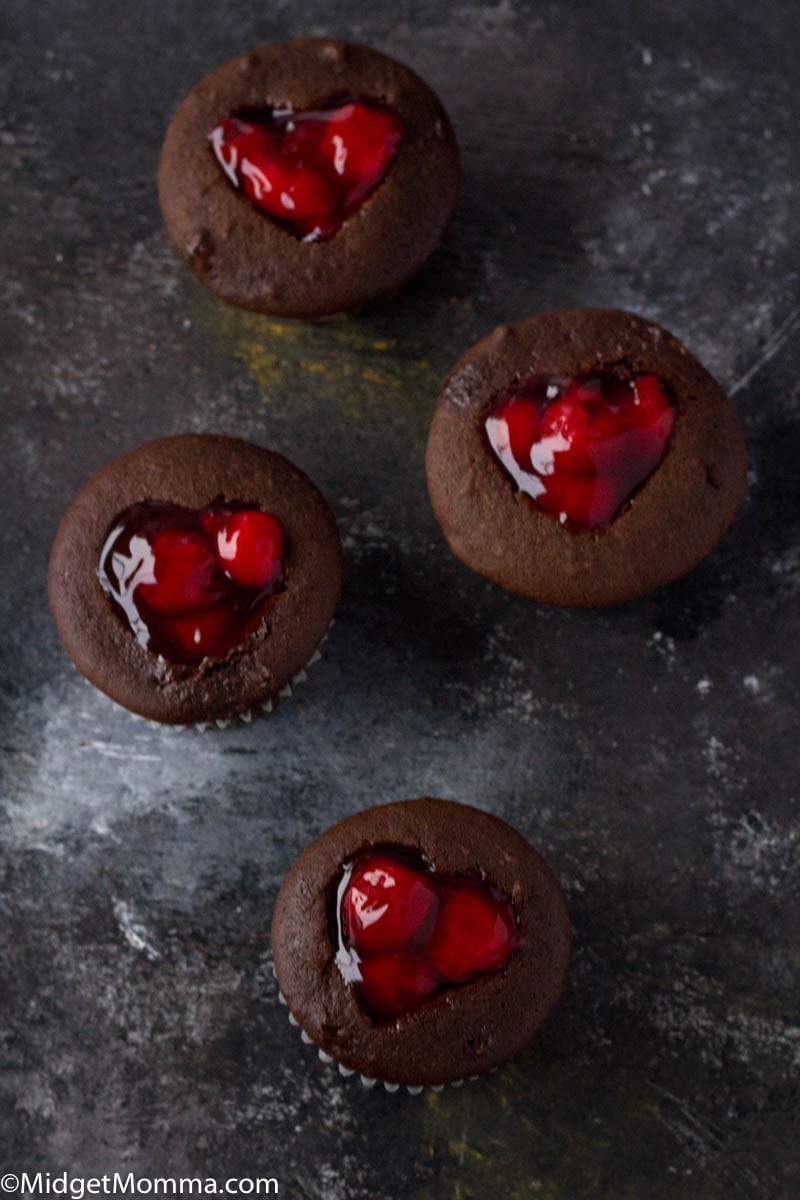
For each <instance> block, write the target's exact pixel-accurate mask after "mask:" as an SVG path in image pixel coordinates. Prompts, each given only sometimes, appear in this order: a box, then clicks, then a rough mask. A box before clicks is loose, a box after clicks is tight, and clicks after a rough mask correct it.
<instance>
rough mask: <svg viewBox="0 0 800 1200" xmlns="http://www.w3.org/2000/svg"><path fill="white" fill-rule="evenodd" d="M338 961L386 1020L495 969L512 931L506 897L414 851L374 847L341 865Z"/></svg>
mask: <svg viewBox="0 0 800 1200" xmlns="http://www.w3.org/2000/svg"><path fill="white" fill-rule="evenodd" d="M338 918H339V950H338V954H337V962H338V964H339V967H340V970H341V971H342V974H343V976H344V978H345V980H346V981H347V982H348V983H350V984H352V985H353V986H355V987H356V988H357V991H358V996H359V999H360V1001H361V1003H362V1005H363V1006H364V1008H365V1009H366V1010H367V1012H368V1013H369V1014H370V1015H371V1016H373V1017H374V1018H375V1019H377V1020H388V1019H391V1018H394V1017H398V1016H401V1015H402V1014H404V1013H407V1012H412V1011H413V1010H414V1009H416V1008H419V1006H420V1005H421V1004H424V1003H425V1002H427V1001H428V1000H431V999H433V998H435V997H436V996H437V995H439V994H440V993H441V992H442V991H444V990H446V989H448V988H452V987H457V986H459V985H463V984H465V983H468V982H469V981H470V980H472V979H475V978H476V977H478V976H479V975H483V974H485V973H487V972H489V971H498V970H501V969H502V968H503V967H504V966H505V965H506V963H507V962H508V960H509V958H510V957H511V954H512V952H513V951H514V949H515V947H516V945H517V941H518V936H519V935H518V933H517V927H516V922H515V919H514V912H513V909H512V907H511V902H510V901H509V900H508V898H507V897H506V896H504V895H502V894H501V893H500V892H498V891H497V889H496V888H493V887H491V886H490V885H489V884H488V883H486V882H485V881H484V880H482V879H476V878H472V877H466V876H457V875H445V874H442V873H440V872H436V871H434V870H432V869H431V868H430V867H429V866H428V865H427V864H426V863H425V861H424V859H422V858H421V856H419V855H412V854H406V853H405V852H402V851H395V850H374V851H370V852H368V853H365V854H363V855H361V856H360V857H359V858H357V859H356V860H355V861H354V862H353V863H351V864H350V865H349V866H348V867H346V868H345V872H344V875H343V877H342V882H341V884H340V887H339V892H338Z"/></svg>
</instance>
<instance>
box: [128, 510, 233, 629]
mask: <svg viewBox="0 0 800 1200" xmlns="http://www.w3.org/2000/svg"><path fill="white" fill-rule="evenodd" d="M152 555H153V574H154V576H155V582H154V583H140V584H139V585H138V587H137V589H136V592H137V595H138V596H139V598H140V599H142V600H145V601H146V602H147V603H148V604H149V605H150V607H151V608H153V609H155V611H156V612H158V613H167V614H172V613H181V612H187V611H190V610H192V609H198V608H208V607H209V605H211V604H215V603H216V601H217V600H219V599H220V597H221V596H222V594H223V591H224V585H223V583H222V580H221V579H220V572H219V567H218V565H217V561H216V559H215V558H214V555H213V553H212V551H211V547H210V546H209V544H208V541H207V540H206V538H204V537H203V536H202V534H199V533H192V532H191V531H187V530H182V529H162V530H160V532H159V533H157V534H156V536H155V538H154V539H153V542H152Z"/></svg>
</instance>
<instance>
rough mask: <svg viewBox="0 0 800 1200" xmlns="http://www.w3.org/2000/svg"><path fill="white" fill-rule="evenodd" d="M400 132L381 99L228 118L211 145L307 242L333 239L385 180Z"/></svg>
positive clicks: (247, 188)
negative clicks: (301, 110)
mask: <svg viewBox="0 0 800 1200" xmlns="http://www.w3.org/2000/svg"><path fill="white" fill-rule="evenodd" d="M402 137H403V126H402V122H401V121H400V118H399V117H398V115H397V114H396V113H395V112H393V110H392V109H390V108H388V107H387V106H386V105H384V104H378V103H377V102H373V101H371V100H364V99H348V100H346V101H340V102H339V103H337V104H336V105H332V106H330V107H327V108H319V109H308V110H306V111H304V112H292V111H290V110H286V109H280V110H279V109H268V110H265V111H263V112H249V111H248V112H243V113H239V114H234V115H232V116H229V117H225V118H223V120H221V121H220V123H219V124H218V125H217V127H216V128H215V129H214V131H213V132H212V134H211V147H212V149H213V151H214V154H215V155H216V158H217V162H218V163H219V165H220V167H221V168H222V170H223V171H224V172H225V174H226V176H227V177H228V179H229V181H230V182H231V183H232V184H233V186H234V187H236V188H241V190H242V191H243V192H244V193H245V195H246V196H248V197H249V198H250V200H252V202H253V203H254V204H255V205H256V207H257V208H259V209H260V210H261V211H262V212H264V213H266V214H267V215H268V216H270V217H272V218H273V219H274V220H276V221H279V222H280V223H281V224H282V225H284V226H286V227H287V228H288V229H290V230H291V231H292V233H294V234H296V235H297V236H298V237H300V238H302V239H303V240H304V241H321V240H324V239H327V238H331V237H333V236H334V234H335V233H337V231H338V230H339V229H340V228H341V226H342V225H343V223H344V222H345V221H346V220H347V219H348V217H351V216H352V215H353V214H354V213H355V212H356V211H357V209H358V208H360V207H361V205H362V204H363V203H364V201H365V200H366V199H367V197H368V196H370V195H371V194H372V193H373V192H374V191H375V189H376V188H377V187H378V185H379V184H380V183H381V182H382V181H383V179H384V178H385V176H386V173H387V171H388V170H389V167H390V165H391V163H392V160H393V159H394V157H395V155H396V153H397V149H398V146H399V145H400V142H401V140H402Z"/></svg>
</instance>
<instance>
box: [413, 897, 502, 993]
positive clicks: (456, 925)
mask: <svg viewBox="0 0 800 1200" xmlns="http://www.w3.org/2000/svg"><path fill="white" fill-rule="evenodd" d="M515 936H516V927H515V925H514V918H513V915H512V913H511V909H510V907H509V904H508V901H507V900H504V899H503V898H502V897H499V896H495V895H494V894H493V893H492V892H491V891H487V889H486V888H484V887H481V885H480V884H473V885H470V884H465V885H464V886H463V887H462V888H461V889H460V890H459V891H457V892H452V891H451V893H450V895H449V896H447V897H446V898H445V900H444V903H443V904H442V910H441V912H440V913H439V919H438V920H437V922H436V928H435V929H434V931H433V936H432V937H431V940H430V942H429V944H428V959H429V960H430V963H431V965H432V966H434V967H435V968H436V970H437V971H438V972H439V974H440V975H441V976H442V978H444V979H447V980H449V981H450V982H451V983H461V982H463V980H465V979H471V978H472V976H473V975H479V974H480V973H481V972H482V971H496V970H498V969H499V968H500V967H502V966H503V965H504V964H505V962H506V959H507V958H508V947H509V945H510V944H511V943H512V942H513V941H514V938H515Z"/></svg>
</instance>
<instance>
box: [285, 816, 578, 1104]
mask: <svg viewBox="0 0 800 1200" xmlns="http://www.w3.org/2000/svg"><path fill="white" fill-rule="evenodd" d="M569 942H570V931H569V919H568V916H567V912H566V908H565V906H564V900H563V897H562V894H561V889H560V887H559V885H558V881H557V880H556V878H555V876H554V875H553V873H552V871H551V870H550V868H549V867H548V866H547V864H546V863H545V862H544V860H543V859H542V858H541V857H540V856H539V855H538V854H537V853H536V851H535V850H534V849H533V848H532V846H530V845H529V843H528V842H527V841H526V840H525V838H523V837H522V836H521V834H519V833H517V832H516V831H515V830H513V829H512V828H511V827H510V826H509V825H507V824H506V823H505V822H504V821H501V820H499V819H498V818H497V817H494V816H491V815H490V814H488V813H485V812H481V811H480V810H478V809H476V808H470V807H468V806H467V805H464V804H456V803H453V802H450V801H445V800H432V799H429V798H427V797H426V798H423V799H421V800H406V801H400V802H398V803H395V804H387V805H384V806H382V807H379V808H371V809H368V810H367V811H366V812H362V813H358V814H356V815H355V816H352V817H348V818H347V819H346V820H344V821H341V822H340V823H339V824H338V825H335V826H334V827H333V828H332V829H329V830H328V831H327V832H326V833H324V834H323V835H322V836H321V837H319V838H318V839H317V840H316V841H315V842H313V843H312V845H311V846H309V847H308V848H307V849H306V850H305V851H304V852H303V853H302V854H301V855H300V857H299V858H298V860H297V862H296V863H295V864H294V866H293V867H292V869H291V870H290V872H289V874H288V875H287V876H286V879H285V880H284V882H283V886H282V887H281V890H280V894H279V896H278V900H277V904H276V906H275V915H274V917H273V921H272V949H273V954H274V960H275V974H276V977H277V980H278V985H279V988H280V994H281V999H282V1000H283V1001H284V1002H285V1003H286V1004H288V1006H289V1011H290V1019H291V1020H292V1022H293V1024H297V1025H299V1026H300V1028H301V1031H302V1034H303V1038H304V1040H305V1041H308V1042H310V1043H313V1044H314V1045H315V1046H316V1047H317V1049H318V1051H319V1056H320V1058H321V1059H322V1060H323V1061H324V1062H329V1061H331V1060H334V1061H335V1062H336V1063H337V1064H338V1065H339V1070H340V1071H341V1073H342V1074H343V1075H350V1074H353V1073H354V1072H356V1073H358V1074H360V1075H361V1078H362V1081H363V1082H364V1083H365V1084H366V1085H370V1084H372V1083H374V1082H376V1081H381V1082H382V1083H384V1085H385V1086H386V1088H387V1090H389V1091H396V1090H397V1089H398V1088H399V1087H401V1086H404V1087H407V1088H408V1089H409V1090H410V1091H421V1090H422V1088H423V1087H424V1086H432V1087H436V1088H441V1087H442V1086H443V1085H444V1084H446V1083H457V1082H460V1081H463V1079H465V1078H468V1077H471V1076H474V1075H479V1074H481V1073H483V1072H484V1071H489V1070H491V1069H492V1068H493V1067H496V1066H498V1065H500V1064H501V1063H503V1062H505V1061H506V1059H508V1058H510V1057H511V1056H512V1055H513V1054H515V1053H516V1052H517V1051H518V1050H520V1049H521V1047H522V1046H524V1045H525V1043H526V1042H527V1041H528V1040H529V1039H530V1038H531V1037H533V1035H534V1034H535V1033H536V1032H537V1030H538V1029H539V1028H540V1027H541V1025H542V1024H543V1023H544V1021H545V1020H546V1019H547V1017H548V1016H549V1014H550V1012H551V1011H552V1009H553V1008H554V1006H555V1004H556V1002H557V1000H558V998H559V996H560V994H561V990H562V988H563V984H564V979H565V976H566V970H567V963H568V959H569Z"/></svg>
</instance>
